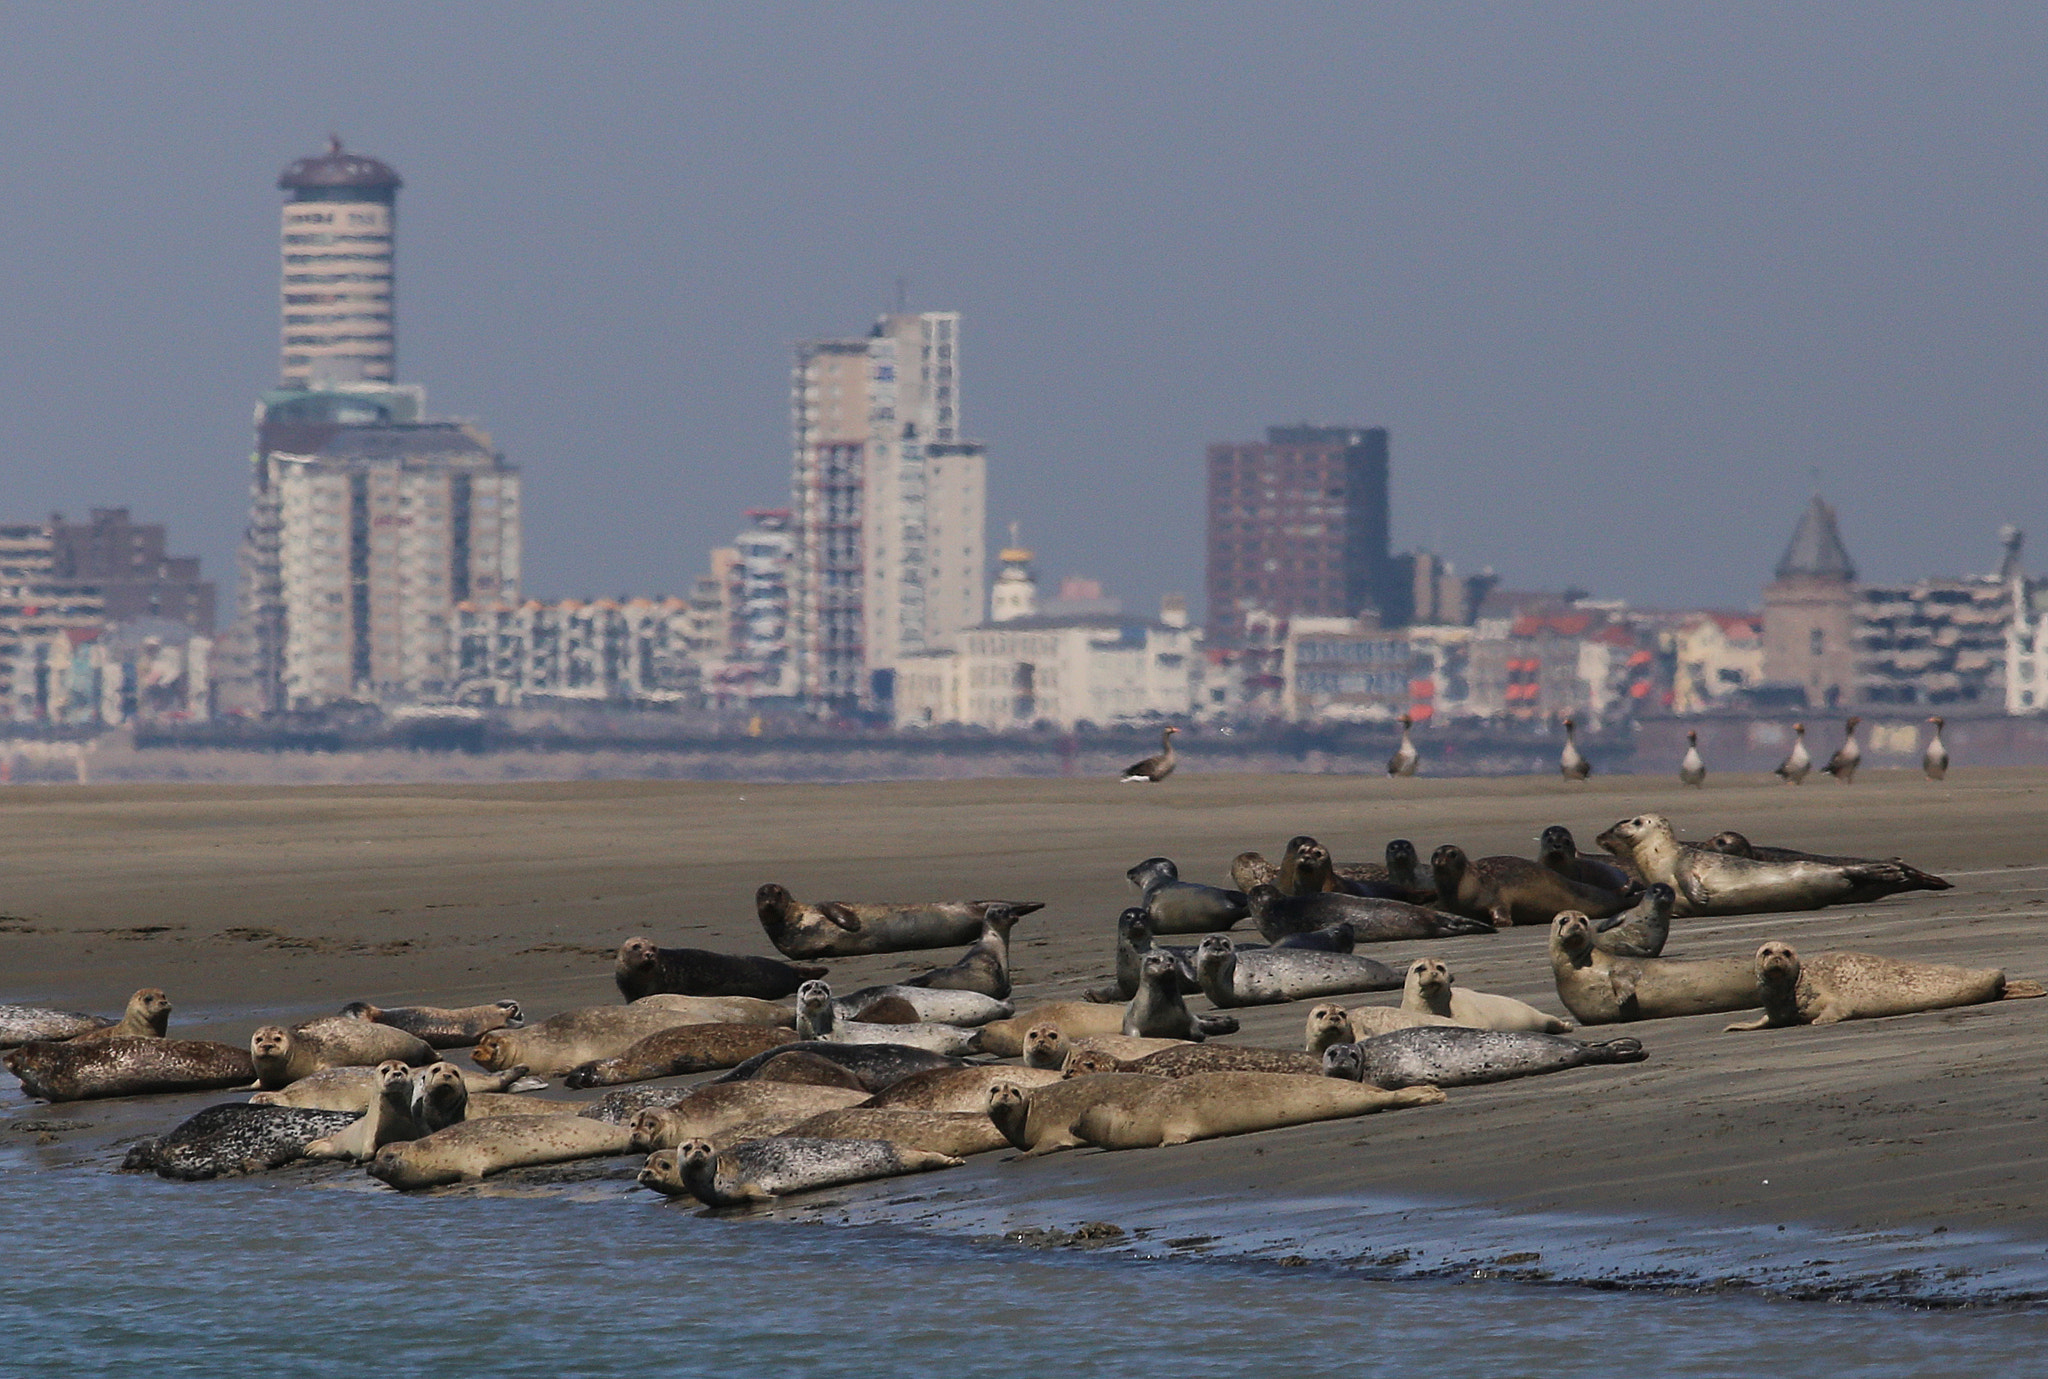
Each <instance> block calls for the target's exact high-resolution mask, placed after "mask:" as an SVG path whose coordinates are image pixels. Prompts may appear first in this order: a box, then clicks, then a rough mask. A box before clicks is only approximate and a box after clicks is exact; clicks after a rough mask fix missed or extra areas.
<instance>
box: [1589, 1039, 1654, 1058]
mask: <svg viewBox="0 0 2048 1379" xmlns="http://www.w3.org/2000/svg"><path fill="white" fill-rule="evenodd" d="M1585 1049H1586V1061H1587V1062H1588V1063H1640V1062H1642V1061H1643V1060H1644V1059H1646V1058H1648V1057H1649V1056H1650V1055H1649V1054H1647V1053H1645V1052H1644V1051H1643V1041H1642V1040H1640V1039H1609V1040H1607V1041H1606V1042H1604V1043H1600V1044H1588V1045H1586V1046H1585Z"/></svg>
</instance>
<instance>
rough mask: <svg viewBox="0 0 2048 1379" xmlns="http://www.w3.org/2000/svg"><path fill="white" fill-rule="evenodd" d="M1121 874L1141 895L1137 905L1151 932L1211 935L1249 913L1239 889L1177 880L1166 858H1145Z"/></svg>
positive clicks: (1177, 871)
mask: <svg viewBox="0 0 2048 1379" xmlns="http://www.w3.org/2000/svg"><path fill="white" fill-rule="evenodd" d="M1124 875H1125V876H1126V877H1127V878H1129V880H1130V883H1131V884H1132V885H1133V886H1136V887H1137V888H1138V890H1139V891H1140V892H1141V893H1142V894H1143V896H1144V902H1143V903H1142V904H1141V905H1140V906H1139V907H1138V908H1139V909H1141V910H1143V911H1144V912H1145V922H1146V923H1148V924H1150V925H1151V926H1152V932H1153V933H1155V934H1212V933H1218V932H1220V931H1222V930H1224V929H1228V928H1229V927H1230V926H1231V925H1233V924H1235V923H1237V922H1238V921H1239V920H1240V919H1243V918H1244V917H1245V916H1246V915H1249V914H1250V913H1251V910H1250V908H1249V902H1247V901H1246V900H1245V897H1244V892H1243V891H1227V890H1224V889H1223V888H1222V887H1221V886H1204V885H1202V884H1200V883H1199V882H1195V881H1183V880H1181V879H1180V868H1178V867H1177V866H1175V865H1174V863H1173V859H1171V858H1168V857H1147V858H1146V859H1145V860H1144V861H1142V862H1140V863H1138V865H1137V866H1135V867H1132V868H1131V869H1130V870H1129V871H1127V872H1125V873H1124Z"/></svg>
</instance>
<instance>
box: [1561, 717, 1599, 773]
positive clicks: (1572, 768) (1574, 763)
mask: <svg viewBox="0 0 2048 1379" xmlns="http://www.w3.org/2000/svg"><path fill="white" fill-rule="evenodd" d="M1577 727H1578V724H1576V723H1574V722H1572V720H1571V719H1569V718H1567V719H1566V720H1565V721H1564V751H1563V752H1562V753H1561V754H1559V756H1558V758H1557V769H1558V770H1560V771H1562V772H1564V778H1565V779H1566V780H1584V779H1585V778H1586V777H1588V776H1590V775H1592V774H1593V763H1592V762H1590V761H1588V760H1586V758H1585V756H1584V755H1583V754H1582V753H1581V752H1580V751H1579V744H1578V741H1577V739H1576V738H1575V737H1573V735H1572V733H1573V729H1575V728H1577Z"/></svg>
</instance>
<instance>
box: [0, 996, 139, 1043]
mask: <svg viewBox="0 0 2048 1379" xmlns="http://www.w3.org/2000/svg"><path fill="white" fill-rule="evenodd" d="M115 1023H116V1022H115V1021H113V1020H109V1019H108V1018H107V1017H106V1016H104V1015H88V1014H86V1013H85V1012H84V1011H82V1010H51V1009H49V1008H48V1007H47V1006H17V1005H0V1049H11V1048H15V1047H17V1046H19V1045H22V1044H36V1043H49V1044H54V1043H60V1042H62V1041H64V1040H66V1039H76V1038H77V1037H78V1036H79V1035H81V1034H84V1033H86V1032H87V1031H88V1030H95V1029H110V1028H112V1027H113V1026H114V1024H115Z"/></svg>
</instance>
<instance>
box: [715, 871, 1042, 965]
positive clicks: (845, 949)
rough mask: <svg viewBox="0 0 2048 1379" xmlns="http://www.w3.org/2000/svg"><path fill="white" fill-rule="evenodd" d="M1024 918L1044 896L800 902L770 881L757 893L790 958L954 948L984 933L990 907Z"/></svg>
mask: <svg viewBox="0 0 2048 1379" xmlns="http://www.w3.org/2000/svg"><path fill="white" fill-rule="evenodd" d="M992 905H1005V906H1008V907H1009V908H1010V909H1012V910H1014V911H1016V912H1017V914H1018V915H1019V916H1022V915H1028V914H1030V913H1031V912H1032V911H1034V910H1042V909H1044V908H1045V903H1044V902H1043V901H1039V900H939V901H931V902H927V903H915V904H907V905H855V904H848V903H846V902H845V901H841V900H826V901H820V902H817V903H800V902H799V901H798V900H797V899H796V897H795V896H792V895H791V894H790V893H789V892H788V891H786V890H784V889H783V888H782V887H780V886H778V885H775V884H774V883H773V882H770V883H769V884H768V885H765V886H763V887H761V889H760V890H758V891H756V892H755V893H754V912H755V913H756V914H757V915H759V916H760V918H761V927H762V929H764V930H766V931H767V934H768V941H769V942H770V943H772V944H774V945H775V946H776V948H777V949H778V950H780V952H781V953H782V955H783V956H784V957H786V958H846V957H854V956H857V955H859V954H862V953H900V952H903V951H904V950H906V949H911V948H952V947H956V946H958V945H960V944H963V943H972V942H974V941H975V940H976V939H977V938H979V937H981V922H982V921H983V920H984V919H986V918H987V917H988V911H989V907H990V906H992Z"/></svg>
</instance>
